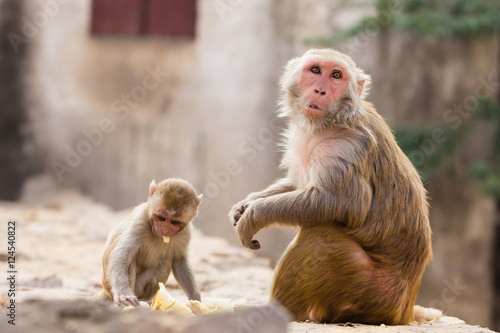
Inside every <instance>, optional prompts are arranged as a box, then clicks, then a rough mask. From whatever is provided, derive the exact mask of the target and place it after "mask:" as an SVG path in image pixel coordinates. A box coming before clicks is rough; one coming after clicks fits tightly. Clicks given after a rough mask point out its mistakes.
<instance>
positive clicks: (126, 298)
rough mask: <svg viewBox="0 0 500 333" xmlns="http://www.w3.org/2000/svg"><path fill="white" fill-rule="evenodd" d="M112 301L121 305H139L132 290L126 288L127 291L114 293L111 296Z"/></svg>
mask: <svg viewBox="0 0 500 333" xmlns="http://www.w3.org/2000/svg"><path fill="white" fill-rule="evenodd" d="M113 301H114V302H115V303H116V305H118V306H122V305H123V306H128V305H133V306H139V300H138V299H137V297H136V296H135V295H134V293H133V292H132V290H128V291H127V293H122V294H115V295H114V297H113Z"/></svg>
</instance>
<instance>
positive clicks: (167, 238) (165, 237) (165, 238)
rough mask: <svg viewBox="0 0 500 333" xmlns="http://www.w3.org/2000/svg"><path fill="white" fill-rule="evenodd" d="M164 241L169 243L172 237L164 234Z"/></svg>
mask: <svg viewBox="0 0 500 333" xmlns="http://www.w3.org/2000/svg"><path fill="white" fill-rule="evenodd" d="M163 242H164V243H167V244H168V243H170V237H168V236H163Z"/></svg>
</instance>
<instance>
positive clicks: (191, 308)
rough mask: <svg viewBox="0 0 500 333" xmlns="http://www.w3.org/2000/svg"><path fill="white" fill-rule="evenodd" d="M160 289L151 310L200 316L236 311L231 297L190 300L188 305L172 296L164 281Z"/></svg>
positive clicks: (160, 284)
mask: <svg viewBox="0 0 500 333" xmlns="http://www.w3.org/2000/svg"><path fill="white" fill-rule="evenodd" d="M159 286H160V289H159V290H158V292H157V293H156V295H155V297H154V299H153V303H152V304H151V310H155V311H162V312H170V311H172V312H176V313H179V314H181V315H185V316H192V315H193V314H195V315H197V316H199V315H204V314H211V313H220V312H234V309H233V305H232V304H231V300H230V299H227V298H226V299H213V300H206V301H205V302H204V303H202V302H200V301H189V302H187V306H186V305H184V304H182V303H181V302H179V301H178V300H176V299H175V298H173V297H172V295H170V294H169V293H168V291H167V289H166V288H165V285H164V284H163V283H161V282H160V283H159Z"/></svg>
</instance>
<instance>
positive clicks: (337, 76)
mask: <svg viewBox="0 0 500 333" xmlns="http://www.w3.org/2000/svg"><path fill="white" fill-rule="evenodd" d="M332 77H333V78H334V79H340V78H342V72H341V71H333V73H332Z"/></svg>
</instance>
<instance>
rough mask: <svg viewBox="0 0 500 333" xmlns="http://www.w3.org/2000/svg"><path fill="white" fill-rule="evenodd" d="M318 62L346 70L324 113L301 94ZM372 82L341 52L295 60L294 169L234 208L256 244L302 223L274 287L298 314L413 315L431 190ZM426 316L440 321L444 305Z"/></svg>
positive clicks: (354, 318)
mask: <svg viewBox="0 0 500 333" xmlns="http://www.w3.org/2000/svg"><path fill="white" fill-rule="evenodd" d="M316 63H318V64H326V65H325V66H330V65H332V64H333V65H332V66H334V67H332V68H337V67H338V68H342V69H343V71H344V72H345V73H344V74H345V75H344V79H345V80H346V81H347V80H348V82H344V85H343V86H345V87H346V88H345V90H344V91H341V92H340V93H341V94H340V97H338V99H335V100H332V101H331V102H330V104H329V106H330V107H329V108H328V109H327V110H325V111H324V116H323V117H321V118H318V117H317V113H318V112H316V113H315V114H314V115H315V117H307V115H304V114H303V111H302V112H301V110H303V109H304V107H305V106H307V105H309V104H307V103H312V102H311V101H310V100H308V99H307V98H306V97H304V96H303V95H304V94H303V89H306V88H308V86H304V84H302V85H301V82H300V80H299V75H300V74H299V73H301V71H303V70H304V68H305V66H312V65H310V64H313V65H314V64H316ZM335 66H336V67H335ZM326 68H329V67H326ZM307 74H308V75H310V74H309V73H307ZM325 80H327V81H328V80H330V79H323V81H321V82H326V81H325ZM310 81H311V80H309V81H308V84H310ZM369 82H370V78H369V77H368V76H367V75H366V74H364V73H363V72H362V71H361V70H360V69H359V68H357V67H356V65H355V64H354V62H352V60H351V59H350V58H349V57H347V56H346V55H343V54H341V53H339V52H336V51H334V50H328V49H325V50H311V51H309V52H307V53H306V54H305V55H304V56H302V57H300V58H295V59H292V60H291V61H290V62H289V64H288V65H287V69H286V71H285V73H284V75H283V77H282V81H281V84H282V90H283V98H282V101H281V115H282V116H285V117H288V118H289V126H288V130H287V132H286V134H285V154H284V156H283V161H282V166H283V167H284V168H285V169H286V170H287V172H288V174H287V177H286V178H284V179H282V180H279V181H278V182H277V183H276V184H274V185H271V186H270V187H269V188H268V189H267V190H264V191H262V192H257V193H253V194H251V195H249V196H248V197H247V199H245V200H243V201H242V202H240V203H238V204H236V205H235V206H234V207H233V209H232V210H231V212H230V214H229V215H230V218H231V220H232V221H233V223H234V225H235V226H236V230H237V232H238V235H239V237H240V240H241V242H242V244H243V245H244V246H246V247H249V248H252V249H258V248H259V247H260V244H259V242H258V241H256V240H253V235H254V234H255V233H257V232H258V231H259V230H260V229H261V228H265V227H268V226H269V225H271V224H274V223H276V224H281V225H288V226H300V227H301V228H300V231H299V233H298V235H297V237H296V238H295V240H294V241H293V242H292V243H291V244H290V246H289V247H288V249H287V251H286V253H285V254H284V255H283V257H282V259H281V260H280V262H279V263H278V266H277V267H276V272H275V277H274V281H273V285H272V292H271V297H272V299H275V300H277V301H279V302H280V303H281V304H282V305H283V306H285V307H286V308H287V309H288V310H289V311H290V312H291V313H292V314H293V315H294V317H295V319H296V320H305V319H308V318H309V319H312V320H314V321H317V322H345V321H351V322H361V323H368V324H381V323H385V324H410V323H413V322H415V316H414V304H415V300H416V298H417V293H418V288H419V285H420V281H421V277H422V274H423V272H424V269H425V266H426V265H427V263H428V262H429V261H430V260H431V258H432V249H431V229H430V226H429V219H428V203H427V199H426V191H425V189H424V187H423V185H422V182H421V179H420V177H419V175H418V173H417V171H416V170H415V168H414V167H413V165H412V164H411V162H410V161H409V160H408V158H407V157H406V156H405V155H404V154H403V152H402V151H401V149H400V148H399V147H398V145H397V143H396V141H395V139H394V136H393V134H392V133H391V131H390V129H389V127H388V126H387V124H386V123H385V121H384V120H383V119H382V117H381V116H380V115H379V114H378V113H377V112H376V110H375V109H374V107H373V106H372V105H371V104H370V103H367V102H364V100H363V98H364V96H365V95H366V93H367V89H368V85H369ZM322 84H323V83H322ZM323 86H324V84H323ZM323 86H322V87H320V88H318V89H319V90H321V89H323V88H324V87H323ZM337 86H341V85H340V84H338V83H336V87H337ZM318 89H316V90H315V91H319V90H318ZM323 90H324V91H328V90H325V89H323ZM336 93H339V92H338V91H336ZM310 95H311V94H310ZM322 95H325V94H324V93H322ZM326 95H327V96H328V93H327V94H326ZM311 96H313V97H314V94H312V95H311ZM320 98H323V97H318V98H317V99H318V100H320ZM320 102H321V100H320ZM304 103H305V104H304ZM318 103H319V102H318ZM321 103H323V104H324V103H325V102H321ZM323 104H319V105H323ZM322 112H323V111H322ZM421 317H422V316H420V317H419V318H418V319H420V320H421V321H422V322H424V321H430V320H436V319H438V318H439V317H440V312H439V311H437V310H436V311H434V312H433V315H429V316H428V317H427V318H424V319H422V318H421Z"/></svg>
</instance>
